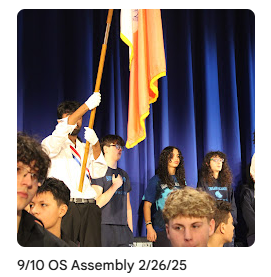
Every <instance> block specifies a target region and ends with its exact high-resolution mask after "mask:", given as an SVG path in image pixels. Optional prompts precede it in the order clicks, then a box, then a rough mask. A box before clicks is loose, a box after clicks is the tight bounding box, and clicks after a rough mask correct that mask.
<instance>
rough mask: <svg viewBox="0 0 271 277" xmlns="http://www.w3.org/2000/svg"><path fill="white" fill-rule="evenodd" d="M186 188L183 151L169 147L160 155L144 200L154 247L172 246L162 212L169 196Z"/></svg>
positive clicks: (149, 238)
mask: <svg viewBox="0 0 271 277" xmlns="http://www.w3.org/2000/svg"><path fill="white" fill-rule="evenodd" d="M185 186H186V181H185V169H184V158H183V155H182V153H181V150H180V149H178V148H177V147H174V146H168V147H166V148H164V149H163V150H162V152H161V154H160V157H159V164H158V168H157V170H156V175H154V176H153V177H152V178H151V179H150V180H149V183H148V186H147V188H146V190H145V194H144V196H143V199H142V200H143V201H144V206H143V213H144V218H145V224H146V229H147V239H148V240H149V241H151V242H153V246H154V247H167V246H171V244H170V241H169V240H168V238H167V235H166V228H165V222H164V220H163V215H162V210H163V208H164V205H165V201H166V198H167V196H168V194H169V193H170V192H172V191H174V190H177V189H181V188H184V187H185ZM154 203H155V207H153V204H154Z"/></svg>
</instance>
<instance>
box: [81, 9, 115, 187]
mask: <svg viewBox="0 0 271 277" xmlns="http://www.w3.org/2000/svg"><path fill="white" fill-rule="evenodd" d="M112 16H113V9H109V10H108V15H107V20H106V30H105V35H104V42H103V45H102V50H101V56H100V62H99V67H98V73H97V78H96V84H95V90H94V92H98V91H99V90H100V85H101V80H102V74H103V67H104V60H105V54H106V48H107V41H108V36H109V30H110V26H111V21H112ZM95 114H96V108H94V109H93V110H91V113H90V119H89V126H88V127H89V128H91V129H93V125H94V119H95ZM89 145H90V143H89V141H86V148H85V153H84V159H83V164H82V169H81V176H80V182H79V188H78V190H79V191H80V192H82V190H83V183H84V177H85V171H86V165H87V159H88V153H89Z"/></svg>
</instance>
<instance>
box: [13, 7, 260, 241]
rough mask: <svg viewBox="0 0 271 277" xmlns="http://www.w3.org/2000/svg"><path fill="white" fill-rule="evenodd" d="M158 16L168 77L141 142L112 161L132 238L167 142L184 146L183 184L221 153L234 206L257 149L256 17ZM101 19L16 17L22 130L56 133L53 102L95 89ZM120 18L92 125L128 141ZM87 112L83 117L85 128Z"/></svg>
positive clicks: (28, 13) (86, 15)
mask: <svg viewBox="0 0 271 277" xmlns="http://www.w3.org/2000/svg"><path fill="white" fill-rule="evenodd" d="M161 12H162V24H163V32H164V43H165V53H166V64H167V76H166V77H163V78H162V79H160V80H159V92H160V94H159V98H158V100H157V102H156V103H154V104H153V105H152V106H151V107H150V116H149V117H148V118H147V120H146V130H147V138H146V139H145V140H144V141H143V142H141V143H140V144H139V145H138V146H135V147H134V148H132V149H130V150H128V149H126V150H125V151H124V152H123V156H122V158H121V160H120V161H119V167H121V168H123V169H124V170H126V171H127V172H128V174H129V176H130V180H131V184H132V192H131V204H132V208H133V221H134V235H135V236H139V235H140V236H144V235H145V234H146V230H145V227H144V224H142V222H143V216H142V203H141V199H142V196H143V193H144V190H145V188H146V186H147V182H148V180H149V179H150V178H151V177H152V176H153V175H154V174H155V168H156V166H157V162H158V158H159V154H160V152H161V151H162V149H163V148H164V147H166V146H168V145H173V146H176V147H178V148H180V149H181V151H182V153H183V156H184V161H185V170H186V181H187V184H188V185H189V186H192V187H196V184H197V179H198V170H199V169H200V167H201V163H202V160H203V157H204V155H205V154H206V153H207V152H209V151H211V150H220V151H223V152H225V153H226V154H227V156H228V159H229V164H230V167H231V169H232V172H233V176H234V183H233V187H234V188H235V191H236V194H237V202H238V188H239V187H240V186H241V184H242V183H245V182H246V167H247V165H248V164H249V163H250V160H251V157H252V155H253V153H254V151H255V148H254V145H253V142H252V138H253V132H254V131H255V18H254V14H253V13H252V12H251V11H249V10H162V11H161ZM106 17H107V10H23V11H21V12H20V13H19V14H18V18H17V19H18V40H17V43H18V102H17V104H18V121H17V128H18V130H19V131H25V132H27V133H29V134H32V135H38V137H39V138H40V140H41V139H43V138H44V137H46V136H47V135H49V134H50V133H51V132H52V131H53V130H54V127H55V124H56V109H57V106H58V104H59V103H60V102H62V101H64V100H77V101H80V102H84V101H85V100H86V99H87V98H88V96H89V95H90V93H91V92H92V91H93V89H94V85H95V80H96V74H97V69H98V63H99V58H100V52H101V45H102V43H103V37H104V32H105V22H106ZM119 18H120V10H114V14H113V19H112V26H111V30H110V35H109V42H108V48H107V53H106V59H105V65H104V72H103V78H102V83H101V93H102V102H101V104H100V106H99V107H98V108H97V112H96V117H95V124H94V129H95V131H96V133H97V135H98V136H99V137H100V138H101V137H102V136H104V135H106V134H109V133H112V134H115V133H116V134H119V135H120V136H122V137H123V138H124V140H126V137H127V135H126V130H127V115H128V92H129V70H128V47H127V46H126V45H125V44H124V43H123V42H122V41H121V40H120V38H119V33H120V26H119V25H120V20H119ZM89 115H90V112H88V113H87V114H86V115H85V116H84V118H83V124H84V125H85V126H87V125H88V122H89ZM80 136H81V138H83V132H82V131H81V133H80ZM240 222H241V223H240V224H242V220H241V221H240ZM241 229H242V226H241ZM241 233H242V232H241Z"/></svg>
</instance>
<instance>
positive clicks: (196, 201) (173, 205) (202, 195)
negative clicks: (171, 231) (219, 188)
mask: <svg viewBox="0 0 271 277" xmlns="http://www.w3.org/2000/svg"><path fill="white" fill-rule="evenodd" d="M215 210H216V206H215V199H214V198H213V197H212V196H211V195H209V194H208V193H207V192H205V191H202V190H196V189H193V188H190V187H185V188H184V189H180V190H176V191H173V192H171V193H170V194H169V195H168V197H167V199H166V202H165V206H164V209H163V218H164V221H165V223H168V222H169V220H170V219H173V218H175V217H177V216H179V215H181V216H184V217H198V218H203V217H207V220H208V222H209V221H210V220H211V219H212V218H214V213H215Z"/></svg>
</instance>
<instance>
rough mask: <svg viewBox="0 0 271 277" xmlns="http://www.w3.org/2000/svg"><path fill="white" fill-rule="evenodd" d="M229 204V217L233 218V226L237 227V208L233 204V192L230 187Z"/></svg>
mask: <svg viewBox="0 0 271 277" xmlns="http://www.w3.org/2000/svg"><path fill="white" fill-rule="evenodd" d="M230 203H231V215H232V217H233V222H234V225H235V226H236V225H237V208H236V204H235V198H234V191H233V189H232V187H230Z"/></svg>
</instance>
